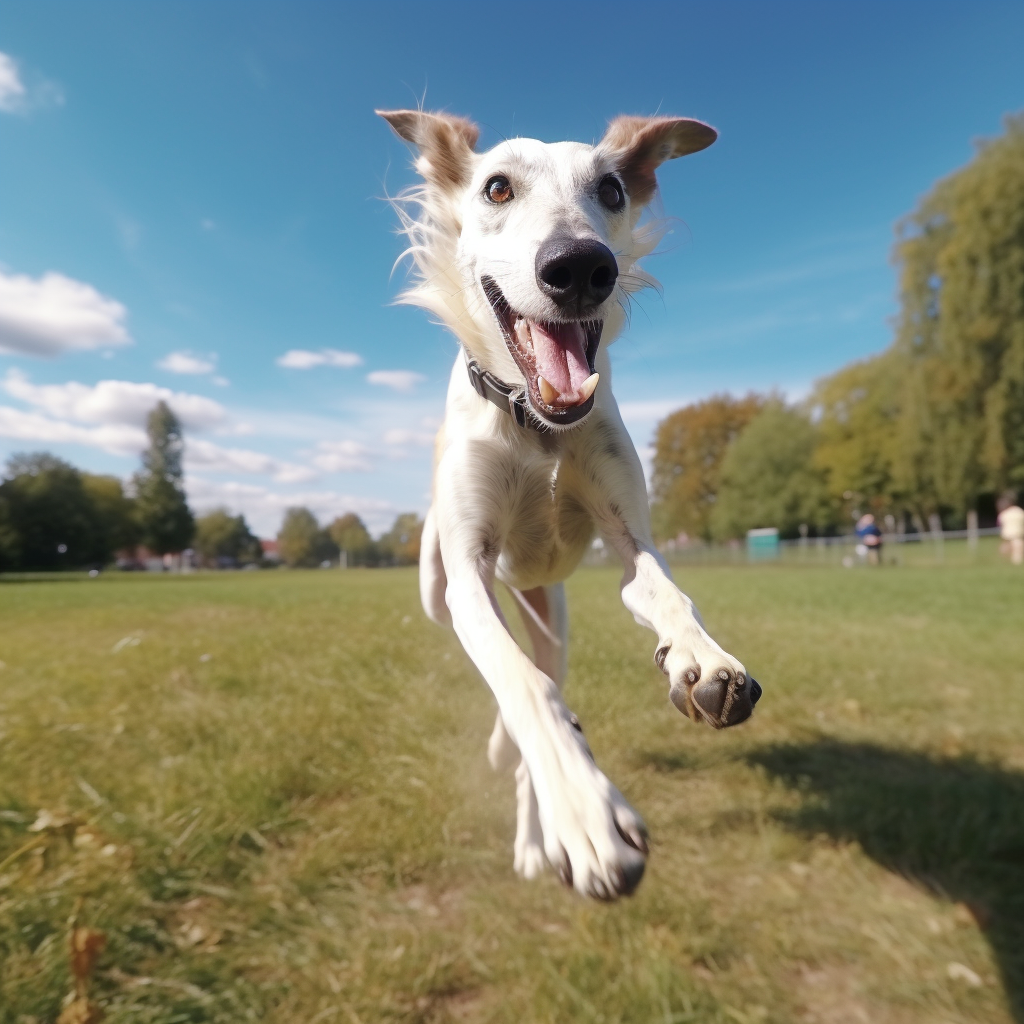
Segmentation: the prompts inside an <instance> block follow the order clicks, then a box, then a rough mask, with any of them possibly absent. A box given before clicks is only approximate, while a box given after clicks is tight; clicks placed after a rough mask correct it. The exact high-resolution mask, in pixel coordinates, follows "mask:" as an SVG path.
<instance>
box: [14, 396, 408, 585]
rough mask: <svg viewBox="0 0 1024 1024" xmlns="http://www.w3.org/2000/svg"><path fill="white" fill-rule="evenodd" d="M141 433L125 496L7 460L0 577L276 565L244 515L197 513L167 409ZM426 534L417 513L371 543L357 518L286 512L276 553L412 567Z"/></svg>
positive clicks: (85, 477)
mask: <svg viewBox="0 0 1024 1024" xmlns="http://www.w3.org/2000/svg"><path fill="white" fill-rule="evenodd" d="M146 430H147V434H148V437H149V444H148V447H147V448H146V451H145V452H144V453H143V456H142V465H141V467H140V469H139V471H138V472H137V473H135V474H134V476H133V477H132V478H131V481H130V482H129V485H128V486H127V487H125V485H124V484H123V483H122V481H121V480H120V479H118V478H117V477H115V476H105V475H100V474H95V473H87V472H83V471H82V470H80V469H77V468H76V467H75V466H73V465H71V464H70V463H68V462H65V461H64V460H63V459H59V458H57V457H56V456H55V455H51V454H49V453H48V452H35V453H31V454H20V455H14V456H12V457H11V458H10V459H9V460H8V463H7V466H6V472H5V474H4V478H3V479H2V481H0V571H3V572H11V571H47V570H57V569H82V568H102V567H104V566H106V565H109V564H111V563H112V562H114V560H115V558H116V557H117V556H118V555H119V554H120V555H123V556H126V557H125V559H124V561H125V564H129V565H130V564H137V563H138V555H139V554H141V553H142V551H144V552H145V553H147V554H150V555H156V556H163V555H166V554H171V553H178V552H182V551H184V550H186V549H192V550H193V551H194V553H195V556H196V559H197V561H198V562H199V564H200V565H202V566H205V567H207V568H228V567H236V566H245V565H256V566H261V565H270V564H277V560H276V559H268V558H267V557H266V554H265V552H264V550H263V545H262V543H261V542H260V540H259V538H258V537H256V535H255V534H254V533H253V532H252V530H251V529H250V528H249V525H248V523H247V522H246V520H245V517H244V516H242V515H232V514H231V512H229V511H228V510H227V509H225V508H216V509H213V510H212V511H210V512H207V513H205V514H204V515H200V516H196V515H194V514H193V512H192V511H191V509H190V508H189V506H188V501H187V499H186V496H185V490H184V486H183V467H182V459H183V456H184V450H185V440H184V436H183V433H182V429H181V423H180V421H179V420H178V418H177V416H175V414H174V412H173V410H171V409H170V408H169V407H168V406H167V404H166V403H165V402H160V403H158V405H157V406H156V407H155V408H154V409H153V411H152V412H151V413H150V415H149V417H148V419H147V424H146ZM422 528H423V524H422V521H421V520H420V519H419V517H418V516H417V515H416V514H415V513H403V514H401V515H399V516H398V517H397V518H396V520H395V522H394V524H393V526H392V527H391V529H390V530H389V531H388V532H387V533H385V534H384V535H383V536H382V537H380V538H378V539H376V540H374V539H373V538H372V537H371V536H370V533H369V531H368V530H367V528H366V526H365V525H364V524H363V522H362V520H361V519H360V518H359V517H358V516H357V515H356V514H355V513H352V512H350V513H347V514H345V515H343V516H339V517H338V518H336V519H335V520H334V521H333V522H332V523H330V524H329V525H328V526H326V527H321V526H320V525H319V523H318V522H317V520H316V517H315V516H314V515H313V513H312V512H310V511H309V510H308V509H305V508H290V509H288V510H287V511H286V513H285V515H284V522H283V523H282V526H281V530H280V532H279V533H278V536H277V542H278V545H277V546H278V553H279V556H280V560H281V561H283V562H284V564H286V565H288V566H293V567H299V566H317V565H321V564H323V563H324V562H330V563H337V562H339V561H340V560H342V559H344V561H345V563H346V564H347V565H351V566H355V565H365V566H381V565H404V564H410V563H413V562H415V561H416V560H417V559H418V558H419V541H420V533H421V531H422Z"/></svg>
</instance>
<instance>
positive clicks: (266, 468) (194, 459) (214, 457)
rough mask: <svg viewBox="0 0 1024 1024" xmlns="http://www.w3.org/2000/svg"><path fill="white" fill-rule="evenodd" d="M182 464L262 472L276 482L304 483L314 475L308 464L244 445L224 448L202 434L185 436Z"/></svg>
mask: <svg viewBox="0 0 1024 1024" xmlns="http://www.w3.org/2000/svg"><path fill="white" fill-rule="evenodd" d="M185 465H186V466H187V467H188V468H189V469H192V470H206V471H209V472H218V473H262V474H266V475H267V476H271V477H273V478H274V479H275V480H276V481H278V482H279V483H304V482H305V481H307V480H311V479H312V478H313V477H315V476H316V472H315V471H314V470H312V469H310V468H309V467H308V466H300V465H298V464H297V463H295V462H285V461H284V460H282V459H276V458H274V457H273V456H272V455H265V454H264V453H263V452H254V451H251V450H249V449H246V448H223V447H221V446H220V445H218V444H214V443H213V442H212V441H204V440H202V439H201V438H199V439H197V438H191V439H186V441H185Z"/></svg>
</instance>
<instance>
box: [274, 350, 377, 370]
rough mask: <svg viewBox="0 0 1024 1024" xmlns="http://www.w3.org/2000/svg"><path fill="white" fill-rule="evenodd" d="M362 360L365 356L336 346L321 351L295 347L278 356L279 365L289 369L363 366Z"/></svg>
mask: <svg viewBox="0 0 1024 1024" xmlns="http://www.w3.org/2000/svg"><path fill="white" fill-rule="evenodd" d="M362 362H363V357H362V356H360V355H357V354H356V353H355V352H340V351H339V350H338V349H336V348H322V349H321V350H320V351H319V352H309V351H307V350H306V349H302V348H293V349H292V350H291V351H290V352H285V354H284V355H283V356H280V357H279V358H278V360H277V365H278V366H283V367H285V368H286V369H289V370H311V369H313V367H314V366H338V367H341V368H343V369H349V368H351V367H353V366H361V365H362Z"/></svg>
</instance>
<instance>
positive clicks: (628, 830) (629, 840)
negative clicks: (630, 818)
mask: <svg viewBox="0 0 1024 1024" xmlns="http://www.w3.org/2000/svg"><path fill="white" fill-rule="evenodd" d="M615 829H616V831H617V832H618V833H619V835H620V836H621V838H622V841H623V842H624V843H626V844H628V845H629V846H632V847H633V849H634V850H638V851H639V852H640V853H642V854H643V855H644V856H645V857H646V856H647V854H648V853H650V847H648V845H647V833H646V832H645V831H644V830H643V828H642V827H639V826H633V827H629V826H626V827H623V826H622V825H620V824H619V822H618V821H616V822H615Z"/></svg>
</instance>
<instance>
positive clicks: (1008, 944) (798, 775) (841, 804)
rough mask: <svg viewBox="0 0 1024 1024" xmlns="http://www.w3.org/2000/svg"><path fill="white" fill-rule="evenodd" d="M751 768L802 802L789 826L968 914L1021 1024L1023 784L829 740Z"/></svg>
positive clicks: (954, 764)
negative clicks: (847, 846) (858, 853)
mask: <svg viewBox="0 0 1024 1024" xmlns="http://www.w3.org/2000/svg"><path fill="white" fill-rule="evenodd" d="M750 761H751V762H752V763H754V764H758V765H761V766H762V767H763V768H764V769H765V770H766V771H767V772H768V773H769V774H770V775H772V776H774V777H776V778H778V779H781V780H782V781H783V782H784V783H785V784H786V785H788V786H792V787H793V788H794V789H796V790H798V791H799V792H800V793H801V794H803V795H804V801H803V803H802V805H801V806H800V807H799V808H798V809H797V810H795V811H793V812H787V813H785V814H784V815H783V820H784V822H785V823H786V824H787V825H788V826H790V827H792V828H794V829H797V830H799V831H801V832H805V833H810V834H818V833H822V832H824V833H827V834H829V835H832V836H834V837H836V838H837V839H843V840H847V841H849V840H854V841H856V842H857V843H859V844H860V846H861V848H862V849H863V850H864V851H865V852H866V853H867V854H868V856H870V857H872V858H873V859H874V860H876V861H877V862H878V863H879V864H881V865H883V866H884V867H886V868H888V869H889V870H891V871H896V872H899V873H900V874H901V875H904V876H905V877H907V878H910V879H913V880H915V881H917V882H918V883H920V884H923V885H925V886H926V887H928V888H929V889H930V890H932V891H933V892H936V893H938V894H941V895H943V896H945V897H948V898H949V899H952V900H956V901H962V902H964V903H965V904H967V906H968V907H969V908H970V909H971V912H972V913H973V915H974V917H975V919H976V920H977V922H978V924H979V925H980V927H981V928H982V930H983V932H984V934H985V936H986V938H987V939H988V941H989V942H990V943H991V945H992V949H993V951H994V953H995V956H996V960H997V962H998V964H999V968H1000V971H1001V973H1002V979H1003V984H1004V986H1005V989H1006V993H1007V999H1008V1001H1009V1004H1010V1009H1011V1013H1012V1014H1013V1016H1014V1019H1015V1020H1016V1021H1018V1022H1021V1024H1024V774H1021V773H1019V772H1011V771H1005V770H1001V769H999V768H997V767H993V766H990V765H985V764H982V763H979V762H978V761H976V760H972V759H970V758H955V759H933V758H929V757H926V756H924V755H921V754H914V753H907V752H901V751H895V750H890V749H886V748H884V747H879V746H874V745H871V744H866V743H864V744H852V743H841V742H839V741H835V740H818V741H815V742H812V743H794V744H783V745H779V746H775V747H769V748H767V749H762V750H760V751H757V752H755V753H754V754H752V755H750Z"/></svg>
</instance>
